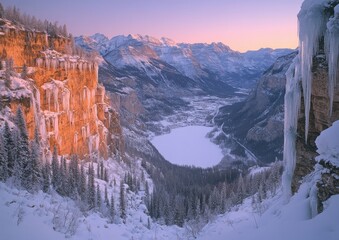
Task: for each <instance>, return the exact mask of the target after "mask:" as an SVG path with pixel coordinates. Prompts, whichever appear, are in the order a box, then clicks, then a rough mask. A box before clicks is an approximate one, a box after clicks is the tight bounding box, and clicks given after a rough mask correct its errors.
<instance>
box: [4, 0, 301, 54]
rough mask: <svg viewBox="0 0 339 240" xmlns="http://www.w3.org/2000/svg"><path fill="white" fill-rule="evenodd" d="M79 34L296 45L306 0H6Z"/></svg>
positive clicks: (238, 46) (239, 45)
mask: <svg viewBox="0 0 339 240" xmlns="http://www.w3.org/2000/svg"><path fill="white" fill-rule="evenodd" d="M0 1H1V2H2V3H3V5H4V6H5V7H6V6H10V5H15V6H17V7H18V8H19V9H20V10H21V11H23V12H26V13H28V14H31V15H35V16H37V17H39V18H42V19H48V20H50V21H58V22H59V23H61V24H64V23H65V24H67V26H68V29H69V31H70V32H71V33H73V35H75V36H78V35H92V34H94V33H97V32H100V33H103V34H105V35H107V36H108V37H112V36H116V35H121V34H124V35H127V34H130V33H131V34H136V33H139V34H142V35H150V36H154V37H158V38H160V37H169V38H172V39H173V40H174V41H176V42H189V43H194V42H207V43H210V42H223V43H225V44H227V45H229V46H230V47H231V48H232V49H234V50H238V51H246V50H253V49H258V48H262V47H271V48H282V47H288V48H296V46H297V18H296V15H297V13H298V11H299V9H300V6H301V2H302V0H274V1H272V0H242V1H237V0H98V1H92V0H72V1H69V0H58V1H45V0H30V1H27V0H0Z"/></svg>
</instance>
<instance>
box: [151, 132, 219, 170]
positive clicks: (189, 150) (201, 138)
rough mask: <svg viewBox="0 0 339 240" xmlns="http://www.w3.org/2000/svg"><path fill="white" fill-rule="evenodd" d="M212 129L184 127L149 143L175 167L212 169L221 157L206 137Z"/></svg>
mask: <svg viewBox="0 0 339 240" xmlns="http://www.w3.org/2000/svg"><path fill="white" fill-rule="evenodd" d="M212 129H213V128H211V127H205V126H186V127H180V128H175V129H172V130H171V132H170V133H168V134H164V135H159V136H156V137H154V138H153V139H152V140H151V142H152V144H153V145H154V146H155V147H156V148H157V149H158V151H159V152H160V153H161V155H163V156H164V158H165V159H166V160H168V161H169V162H171V163H173V164H177V165H188V166H195V167H202V168H207V167H213V166H215V165H216V164H218V163H219V162H220V160H221V159H222V157H223V154H222V151H221V149H220V148H219V147H218V146H217V145H215V144H214V143H212V142H211V141H210V139H209V138H207V137H206V135H207V133H208V132H210V131H211V130H212Z"/></svg>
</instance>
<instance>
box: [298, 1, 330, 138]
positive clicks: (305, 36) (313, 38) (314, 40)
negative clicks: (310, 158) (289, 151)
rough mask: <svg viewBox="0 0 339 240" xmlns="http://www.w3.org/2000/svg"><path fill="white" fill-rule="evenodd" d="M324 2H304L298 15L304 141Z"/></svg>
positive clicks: (322, 27)
mask: <svg viewBox="0 0 339 240" xmlns="http://www.w3.org/2000/svg"><path fill="white" fill-rule="evenodd" d="M326 2H327V1H326V0H306V1H304V3H303V5H302V7H301V10H300V12H299V14H298V20H299V55H300V60H301V61H300V65H301V79H302V87H303V95H304V102H305V139H306V141H307V135H308V129H309V112H310V107H311V91H312V65H313V57H314V56H315V55H316V54H317V52H318V50H319V41H320V39H321V37H322V36H324V34H325V30H326V22H327V20H328V18H327V17H326V16H325V14H324V9H325V6H324V5H325V3H326Z"/></svg>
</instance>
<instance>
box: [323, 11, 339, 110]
mask: <svg viewBox="0 0 339 240" xmlns="http://www.w3.org/2000/svg"><path fill="white" fill-rule="evenodd" d="M325 45H326V56H327V62H328V95H329V98H330V116H331V115H332V110H333V98H334V89H335V87H336V83H337V81H338V76H337V73H338V68H339V65H338V57H339V5H337V6H336V7H335V8H334V16H333V18H331V19H330V21H329V22H328V23H327V34H326V38H325Z"/></svg>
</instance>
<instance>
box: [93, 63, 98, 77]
mask: <svg viewBox="0 0 339 240" xmlns="http://www.w3.org/2000/svg"><path fill="white" fill-rule="evenodd" d="M94 71H95V79H96V80H98V79H99V67H98V64H96V63H94Z"/></svg>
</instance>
